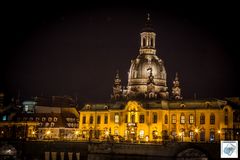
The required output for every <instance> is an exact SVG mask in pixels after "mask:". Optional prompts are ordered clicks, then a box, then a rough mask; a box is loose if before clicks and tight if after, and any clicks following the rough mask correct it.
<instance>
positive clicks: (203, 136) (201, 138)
mask: <svg viewBox="0 0 240 160" xmlns="http://www.w3.org/2000/svg"><path fill="white" fill-rule="evenodd" d="M200 141H205V131H204V130H203V129H202V130H201V132H200Z"/></svg>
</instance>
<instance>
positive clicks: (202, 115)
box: [200, 113, 205, 124]
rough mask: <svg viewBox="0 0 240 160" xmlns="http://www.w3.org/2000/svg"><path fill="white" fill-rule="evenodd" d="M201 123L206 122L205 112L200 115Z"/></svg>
mask: <svg viewBox="0 0 240 160" xmlns="http://www.w3.org/2000/svg"><path fill="white" fill-rule="evenodd" d="M200 124H205V115H204V114H203V113H202V114H201V116H200Z"/></svg>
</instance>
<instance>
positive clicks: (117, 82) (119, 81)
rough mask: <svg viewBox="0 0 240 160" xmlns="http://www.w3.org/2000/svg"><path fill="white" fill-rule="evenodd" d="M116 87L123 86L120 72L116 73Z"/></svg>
mask: <svg viewBox="0 0 240 160" xmlns="http://www.w3.org/2000/svg"><path fill="white" fill-rule="evenodd" d="M114 85H121V79H120V78H119V71H118V70H117V71H116V76H115V80H114Z"/></svg>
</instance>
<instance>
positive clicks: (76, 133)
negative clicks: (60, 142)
mask: <svg viewBox="0 0 240 160" xmlns="http://www.w3.org/2000/svg"><path fill="white" fill-rule="evenodd" d="M74 135H75V137H76V140H77V139H78V135H79V131H78V130H76V131H75V132H74Z"/></svg>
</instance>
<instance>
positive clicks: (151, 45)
mask: <svg viewBox="0 0 240 160" xmlns="http://www.w3.org/2000/svg"><path fill="white" fill-rule="evenodd" d="M151 46H152V47H153V38H151Z"/></svg>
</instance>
